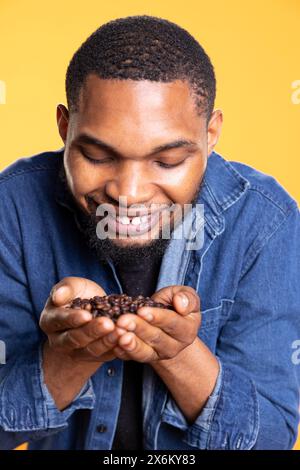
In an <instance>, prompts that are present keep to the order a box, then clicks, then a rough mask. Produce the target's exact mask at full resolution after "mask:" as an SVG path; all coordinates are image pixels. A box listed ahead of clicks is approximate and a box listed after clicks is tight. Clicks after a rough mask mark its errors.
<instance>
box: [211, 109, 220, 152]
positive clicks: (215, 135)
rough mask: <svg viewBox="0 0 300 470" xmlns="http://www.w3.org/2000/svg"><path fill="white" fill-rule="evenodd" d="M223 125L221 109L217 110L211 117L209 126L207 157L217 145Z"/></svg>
mask: <svg viewBox="0 0 300 470" xmlns="http://www.w3.org/2000/svg"><path fill="white" fill-rule="evenodd" d="M222 123H223V113H222V111H221V110H220V109H215V110H214V111H213V113H212V115H211V118H210V120H209V123H208V126H207V155H208V156H209V155H210V154H211V152H212V151H213V149H214V147H215V145H216V144H217V142H218V140H219V137H220V134H221V129H222Z"/></svg>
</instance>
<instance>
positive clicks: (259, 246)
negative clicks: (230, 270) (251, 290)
mask: <svg viewBox="0 0 300 470" xmlns="http://www.w3.org/2000/svg"><path fill="white" fill-rule="evenodd" d="M294 210H295V212H296V210H297V211H298V210H299V209H298V206H297V204H296V203H295V202H294V201H293V202H292V203H291V204H289V206H288V210H287V211H286V212H283V211H282V212H283V214H284V216H285V217H283V218H282V219H281V221H279V223H277V225H276V226H275V228H274V230H272V231H271V232H269V233H267V235H266V236H265V237H264V238H263V240H261V241H260V243H257V244H256V243H255V242H254V243H253V245H256V246H253V245H252V246H251V248H250V253H249V255H248V261H247V262H246V263H245V265H244V268H243V269H242V271H241V274H240V280H241V279H242V277H243V276H244V275H245V273H246V272H247V270H248V269H249V266H251V264H252V262H253V260H254V259H255V258H256V256H257V255H258V254H259V253H260V252H261V251H262V249H263V247H264V246H265V245H266V243H267V242H268V241H269V240H270V238H272V237H273V235H275V234H276V232H277V231H278V230H279V228H280V227H281V226H282V225H283V224H285V223H286V221H287V219H288V218H289V216H290V215H291V214H292V213H293V211H294Z"/></svg>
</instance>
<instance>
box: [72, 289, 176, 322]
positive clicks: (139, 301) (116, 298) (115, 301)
mask: <svg viewBox="0 0 300 470" xmlns="http://www.w3.org/2000/svg"><path fill="white" fill-rule="evenodd" d="M144 306H148V307H156V308H169V309H172V306H171V305H165V304H162V303H161V302H155V301H154V300H153V299H151V297H143V296H142V295H138V296H135V297H133V296H130V295H127V294H111V295H104V296H103V297H101V296H99V295H96V296H95V297H92V298H90V299H81V298H80V297H76V298H75V299H74V300H73V301H72V302H71V305H70V308H75V309H80V308H81V309H84V310H88V311H89V312H91V313H92V315H93V317H94V318H96V317H108V318H111V319H112V321H114V322H116V321H117V319H118V318H119V317H120V315H124V314H126V313H134V314H136V313H137V310H138V309H139V308H140V307H144Z"/></svg>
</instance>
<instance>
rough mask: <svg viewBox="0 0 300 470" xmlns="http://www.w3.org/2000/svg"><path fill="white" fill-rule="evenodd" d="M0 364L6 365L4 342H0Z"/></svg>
mask: <svg viewBox="0 0 300 470" xmlns="http://www.w3.org/2000/svg"><path fill="white" fill-rule="evenodd" d="M0 364H6V346H5V342H4V341H1V340H0Z"/></svg>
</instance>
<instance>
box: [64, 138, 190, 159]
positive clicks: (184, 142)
mask: <svg viewBox="0 0 300 470" xmlns="http://www.w3.org/2000/svg"><path fill="white" fill-rule="evenodd" d="M73 144H87V145H94V146H95V147H98V148H99V149H100V150H106V151H108V152H110V153H112V154H114V155H117V156H120V155H121V154H120V152H119V151H118V150H117V149H116V148H114V147H113V146H112V145H110V144H108V143H106V142H104V141H103V140H101V139H98V138H96V137H93V136H91V135H89V134H86V133H82V134H79V135H78V136H77V137H76V138H75V139H74V141H73V142H72V145H73ZM195 146H197V142H194V141H192V140H188V139H177V140H174V141H173V142H168V143H166V144H162V145H159V146H158V147H155V148H153V149H152V151H151V152H150V154H149V156H151V155H154V154H156V153H160V152H165V151H167V150H172V149H178V148H183V147H184V148H185V147H195Z"/></svg>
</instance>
